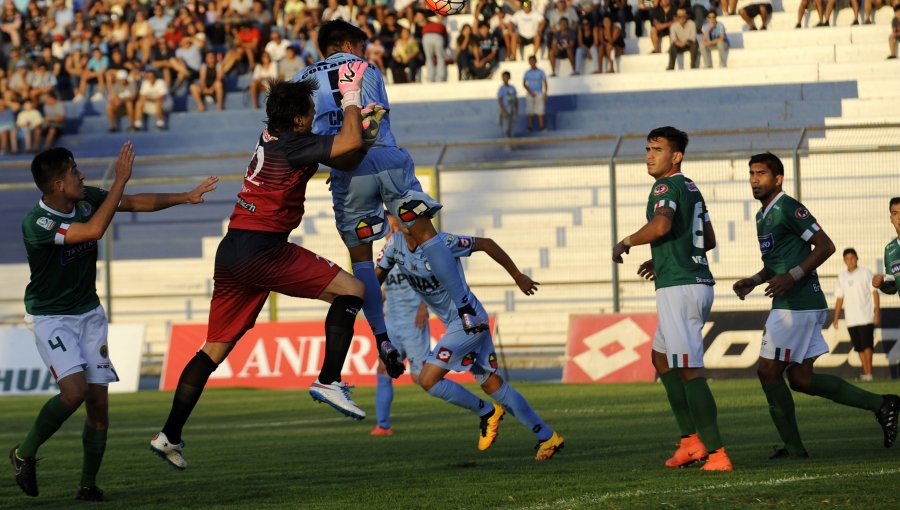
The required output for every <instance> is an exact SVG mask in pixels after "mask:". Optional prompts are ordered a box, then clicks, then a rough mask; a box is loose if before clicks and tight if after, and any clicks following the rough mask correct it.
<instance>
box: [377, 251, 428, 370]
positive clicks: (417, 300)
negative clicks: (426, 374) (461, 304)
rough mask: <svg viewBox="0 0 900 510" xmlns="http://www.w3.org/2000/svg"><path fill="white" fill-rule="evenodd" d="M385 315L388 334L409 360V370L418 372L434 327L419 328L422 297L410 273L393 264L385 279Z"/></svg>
mask: <svg viewBox="0 0 900 510" xmlns="http://www.w3.org/2000/svg"><path fill="white" fill-rule="evenodd" d="M384 293H385V303H384V308H385V310H384V312H385V313H384V315H385V317H386V318H387V330H388V335H389V336H390V337H391V343H393V344H394V347H396V348H397V349H398V350H399V351H400V354H401V356H402V357H403V358H407V359H409V372H410V373H411V374H414V375H418V374H419V372H420V371H421V370H422V363H424V362H425V358H426V356H428V351H429V350H430V349H431V330H430V329H429V327H428V323H427V322H426V323H425V327H423V328H417V327H416V315H418V313H419V306H420V305H421V304H422V296H420V295H419V294H418V293H417V292H416V290H415V289H413V287H412V284H411V283H410V278H409V276H407V275H405V274H403V273H402V272H401V271H400V266H394V269H392V270H391V271H390V272H389V273H388V276H387V279H385V281H384Z"/></svg>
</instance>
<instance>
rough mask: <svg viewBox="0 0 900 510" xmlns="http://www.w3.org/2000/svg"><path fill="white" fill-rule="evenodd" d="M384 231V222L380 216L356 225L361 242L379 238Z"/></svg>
mask: <svg viewBox="0 0 900 510" xmlns="http://www.w3.org/2000/svg"><path fill="white" fill-rule="evenodd" d="M383 231H384V220H383V219H381V218H379V217H378V216H369V217H368V218H363V219H361V220H359V223H357V224H356V237H358V238H359V240H360V241H364V240H366V239H370V238H373V237H377V236H378V235H379V234H381V233H382V232H383Z"/></svg>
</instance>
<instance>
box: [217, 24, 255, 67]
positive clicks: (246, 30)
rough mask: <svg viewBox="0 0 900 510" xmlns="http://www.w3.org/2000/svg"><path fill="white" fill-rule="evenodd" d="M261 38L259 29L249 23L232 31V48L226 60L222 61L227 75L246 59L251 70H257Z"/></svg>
mask: <svg viewBox="0 0 900 510" xmlns="http://www.w3.org/2000/svg"><path fill="white" fill-rule="evenodd" d="M259 37H260V34H259V29H258V28H256V27H254V26H253V25H251V24H248V23H244V24H242V25H241V26H240V28H233V29H232V39H233V41H232V47H231V49H230V50H229V51H228V53H227V54H226V55H225V58H224V60H222V65H223V69H224V72H225V73H228V72H229V71H231V69H232V68H233V67H234V66H235V65H237V64H239V63H241V62H242V61H243V60H244V59H246V60H247V67H248V68H249V69H255V68H256V52H257V51H258V49H259Z"/></svg>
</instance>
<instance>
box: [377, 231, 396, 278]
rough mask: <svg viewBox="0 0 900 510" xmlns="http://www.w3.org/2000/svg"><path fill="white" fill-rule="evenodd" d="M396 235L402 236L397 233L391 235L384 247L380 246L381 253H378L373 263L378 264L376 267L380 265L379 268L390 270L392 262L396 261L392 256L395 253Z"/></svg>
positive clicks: (392, 265)
mask: <svg viewBox="0 0 900 510" xmlns="http://www.w3.org/2000/svg"><path fill="white" fill-rule="evenodd" d="M397 237H402V236H397V235H393V236H391V238H390V239H389V240H388V242H387V243H386V244H385V245H384V247H383V248H381V253H379V254H378V258H377V259H375V260H376V262H375V263H376V264H378V267H380V268H381V269H384V270H385V271H390V270H391V269H392V268H393V267H394V264H395V263H396V260H395V258H394V253H395V250H394V239H395V238H397Z"/></svg>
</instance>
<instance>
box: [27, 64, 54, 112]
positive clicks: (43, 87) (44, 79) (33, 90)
mask: <svg viewBox="0 0 900 510" xmlns="http://www.w3.org/2000/svg"><path fill="white" fill-rule="evenodd" d="M28 85H29V87H30V90H29V92H28V93H29V98H30V99H31V102H33V103H34V104H39V103H40V99H41V97H42V96H45V95H47V94H50V93H51V92H54V91H55V90H56V76H53V74H51V73H50V71H48V70H47V64H45V63H44V62H43V61H39V62H35V63H33V64H32V65H31V73H30V74H29V75H28Z"/></svg>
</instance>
